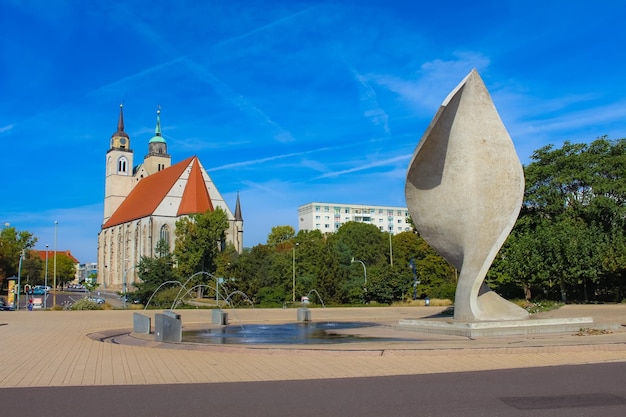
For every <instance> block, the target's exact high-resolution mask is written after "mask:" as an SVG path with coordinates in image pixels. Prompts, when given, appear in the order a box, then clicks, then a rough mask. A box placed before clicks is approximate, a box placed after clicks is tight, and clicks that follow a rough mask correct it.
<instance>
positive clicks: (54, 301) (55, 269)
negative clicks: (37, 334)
mask: <svg viewBox="0 0 626 417" xmlns="http://www.w3.org/2000/svg"><path fill="white" fill-rule="evenodd" d="M58 224H59V222H58V221H56V220H55V221H54V280H53V282H54V284H53V287H52V307H54V306H56V305H57V225H58Z"/></svg>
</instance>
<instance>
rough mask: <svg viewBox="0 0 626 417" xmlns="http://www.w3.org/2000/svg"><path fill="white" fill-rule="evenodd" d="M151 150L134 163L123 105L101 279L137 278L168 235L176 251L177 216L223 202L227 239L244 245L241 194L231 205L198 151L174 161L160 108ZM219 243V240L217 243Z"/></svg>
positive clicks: (112, 157) (109, 180)
mask: <svg viewBox="0 0 626 417" xmlns="http://www.w3.org/2000/svg"><path fill="white" fill-rule="evenodd" d="M147 145H148V153H147V154H146V155H145V156H144V158H143V161H142V163H140V164H138V165H136V166H135V165H134V164H135V160H134V151H133V150H132V148H131V141H130V137H129V136H128V134H127V133H126V132H125V131H124V113H123V108H122V106H120V114H119V119H118V126H117V131H116V132H115V133H114V134H113V135H112V136H111V141H110V147H109V149H108V151H107V154H106V167H105V169H106V171H105V196H104V217H103V221H102V230H101V231H100V233H99V235H98V262H97V264H98V278H97V279H98V283H99V284H100V285H101V286H102V287H103V288H113V289H122V290H124V291H125V290H126V289H127V287H128V286H130V285H132V283H133V282H136V281H137V280H138V277H137V272H136V265H137V264H138V263H139V261H140V259H141V257H142V256H147V257H154V256H156V245H157V243H158V241H159V240H163V241H165V242H166V244H168V245H169V248H170V251H171V252H173V251H174V245H175V240H176V238H175V230H176V222H177V221H178V220H180V219H181V218H182V217H186V216H190V215H193V214H198V213H204V212H206V211H213V210H215V209H216V208H217V207H219V208H221V209H222V210H223V211H224V212H225V213H226V215H227V217H228V224H229V227H228V229H227V230H226V232H225V241H224V242H220V243H221V244H222V245H225V244H228V243H230V244H232V245H233V246H234V247H235V249H236V250H237V251H238V252H239V253H241V252H242V251H243V218H242V216H241V208H240V203H239V196H237V202H236V207H235V211H234V212H233V211H231V210H230V208H229V207H228V205H227V204H226V202H225V201H224V199H223V197H222V195H221V194H220V192H219V191H218V189H217V187H216V186H215V184H214V183H213V181H212V180H211V177H210V176H209V175H208V173H207V172H206V170H205V169H204V166H203V165H202V163H201V162H200V160H199V159H198V157H196V156H191V157H189V158H187V159H185V160H183V161H181V162H178V163H176V164H174V165H172V163H171V157H170V155H169V154H168V153H167V143H166V141H165V138H163V135H162V134H161V124H160V111H158V112H157V122H156V129H155V135H154V137H152V139H150V141H149V142H148V144H147ZM216 244H217V243H216Z"/></svg>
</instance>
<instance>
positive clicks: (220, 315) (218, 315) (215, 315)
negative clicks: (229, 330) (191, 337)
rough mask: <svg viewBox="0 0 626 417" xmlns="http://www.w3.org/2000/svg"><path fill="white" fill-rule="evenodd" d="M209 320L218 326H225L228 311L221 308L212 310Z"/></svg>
mask: <svg viewBox="0 0 626 417" xmlns="http://www.w3.org/2000/svg"><path fill="white" fill-rule="evenodd" d="M211 322H212V323H213V324H219V325H220V326H226V325H227V324H228V313H226V312H224V311H222V310H212V312H211Z"/></svg>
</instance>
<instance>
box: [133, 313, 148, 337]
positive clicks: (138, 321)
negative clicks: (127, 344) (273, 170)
mask: <svg viewBox="0 0 626 417" xmlns="http://www.w3.org/2000/svg"><path fill="white" fill-rule="evenodd" d="M151 324H152V319H151V318H150V317H148V316H144V315H143V314H139V313H133V332H135V333H148V334H149V333H150V329H151V327H150V326H151Z"/></svg>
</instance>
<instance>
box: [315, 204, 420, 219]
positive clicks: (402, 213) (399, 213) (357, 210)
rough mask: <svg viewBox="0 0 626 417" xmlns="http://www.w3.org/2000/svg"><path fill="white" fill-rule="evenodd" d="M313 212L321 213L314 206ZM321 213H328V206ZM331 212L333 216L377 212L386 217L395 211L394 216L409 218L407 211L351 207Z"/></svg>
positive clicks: (335, 208) (320, 207)
mask: <svg viewBox="0 0 626 417" xmlns="http://www.w3.org/2000/svg"><path fill="white" fill-rule="evenodd" d="M314 209H315V212H316V213H319V212H320V211H322V206H315V208H314ZM323 211H324V212H325V213H328V212H330V206H323ZM333 211H334V213H335V215H337V214H340V213H341V212H342V211H343V213H344V214H350V213H351V212H353V213H355V214H365V213H369V214H376V212H378V214H385V213H386V214H387V216H393V215H394V211H395V215H396V216H405V217H408V216H409V212H408V211H407V210H390V209H382V208H379V209H375V208H369V209H368V208H364V209H360V208H351V207H343V208H342V207H333Z"/></svg>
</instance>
